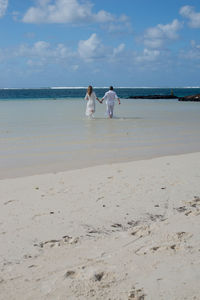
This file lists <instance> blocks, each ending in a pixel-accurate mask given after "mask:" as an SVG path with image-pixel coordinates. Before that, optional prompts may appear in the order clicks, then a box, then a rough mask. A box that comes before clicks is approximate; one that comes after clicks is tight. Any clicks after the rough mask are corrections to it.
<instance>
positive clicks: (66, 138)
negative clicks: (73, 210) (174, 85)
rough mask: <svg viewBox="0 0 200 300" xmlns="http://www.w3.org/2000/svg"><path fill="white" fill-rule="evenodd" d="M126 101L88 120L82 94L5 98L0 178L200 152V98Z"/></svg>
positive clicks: (0, 110) (100, 108) (0, 116)
mask: <svg viewBox="0 0 200 300" xmlns="http://www.w3.org/2000/svg"><path fill="white" fill-rule="evenodd" d="M121 102H122V104H121V105H118V104H117V103H116V105H115V118H114V119H112V120H109V119H106V118H105V109H106V107H105V104H99V103H97V106H96V109H97V111H96V114H95V119H93V120H88V119H86V118H85V115H84V114H85V106H86V103H85V102H84V100H83V99H80V98H68V99H67V100H65V99H62V98H60V99H57V100H53V99H46V100H45V99H43V100H42V99H40V100H39V101H36V100H34V99H32V100H31V99H29V100H28V101H25V100H19V99H15V100H11V99H10V100H9V101H0V177H1V178H5V177H12V176H21V175H27V174H36V173H44V172H57V171H62V170H67V169H74V168H82V167H87V166H92V165H97V164H104V163H114V162H119V161H129V160H136V159H146V158H151V157H155V156H162V155H168V154H179V153H187V152H196V151H200V130H199V128H200V118H199V116H200V103H193V102H190V103H189V102H188V103H187V102H178V101H177V100H128V99H122V101H121Z"/></svg>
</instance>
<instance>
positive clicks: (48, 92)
mask: <svg viewBox="0 0 200 300" xmlns="http://www.w3.org/2000/svg"><path fill="white" fill-rule="evenodd" d="M86 89H87V88H86V87H84V88H83V87H77V88H62V87H52V88H38V89H0V100H4V99H5V100H8V99H27V100H28V99H61V98H83V97H84V96H85V93H86ZM171 90H173V93H174V95H176V96H178V97H184V96H187V95H193V94H200V88H190V87H188V88H123V87H122V88H116V89H115V91H116V92H117V94H118V95H119V97H120V98H125V99H126V98H128V97H130V96H138V95H144V96H146V95H154V94H158V95H170V94H171ZM106 91H107V88H95V92H96V94H97V95H98V96H99V97H103V95H104V93H105V92H106Z"/></svg>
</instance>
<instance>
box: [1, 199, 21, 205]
mask: <svg viewBox="0 0 200 300" xmlns="http://www.w3.org/2000/svg"><path fill="white" fill-rule="evenodd" d="M15 201H18V200H8V201H6V202H4V205H7V204H10V203H12V202H15Z"/></svg>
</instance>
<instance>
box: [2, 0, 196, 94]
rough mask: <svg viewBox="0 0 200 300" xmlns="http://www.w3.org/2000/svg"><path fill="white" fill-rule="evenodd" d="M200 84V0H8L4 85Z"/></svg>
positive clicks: (4, 5) (4, 4) (4, 23)
mask: <svg viewBox="0 0 200 300" xmlns="http://www.w3.org/2000/svg"><path fill="white" fill-rule="evenodd" d="M90 84H91V85H93V86H96V87H101V86H110V85H113V86H115V87H188V86H193V87H197V86H200V1H199V0H168V1H164V0H20V1H16V0H0V88H29V87H30V88H31V87H33V88H37V87H55V86H57V87H60V86H63V87H67V86H68V87H73V86H84V87H85V86H88V85H90Z"/></svg>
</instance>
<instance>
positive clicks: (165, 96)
mask: <svg viewBox="0 0 200 300" xmlns="http://www.w3.org/2000/svg"><path fill="white" fill-rule="evenodd" d="M129 99H178V97H177V96H174V95H147V96H130V97H129Z"/></svg>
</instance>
